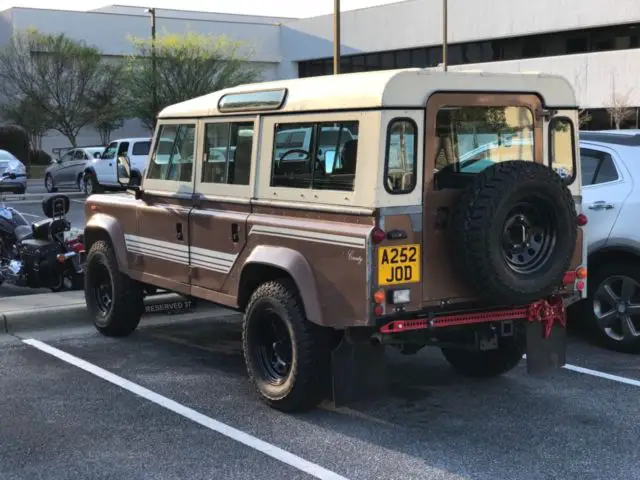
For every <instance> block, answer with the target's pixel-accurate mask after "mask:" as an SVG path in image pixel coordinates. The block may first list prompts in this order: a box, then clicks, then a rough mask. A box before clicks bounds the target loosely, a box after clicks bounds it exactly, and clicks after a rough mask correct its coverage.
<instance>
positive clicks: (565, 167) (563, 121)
mask: <svg viewBox="0 0 640 480" xmlns="http://www.w3.org/2000/svg"><path fill="white" fill-rule="evenodd" d="M574 138H575V131H574V129H573V122H571V120H570V119H568V118H566V117H556V118H553V119H552V120H551V122H550V123H549V157H550V159H551V168H552V169H553V170H554V171H555V172H556V173H557V174H558V175H560V177H562V179H563V180H564V181H565V182H566V183H572V182H573V180H574V178H575V176H576V173H575V165H576V162H575V141H574Z"/></svg>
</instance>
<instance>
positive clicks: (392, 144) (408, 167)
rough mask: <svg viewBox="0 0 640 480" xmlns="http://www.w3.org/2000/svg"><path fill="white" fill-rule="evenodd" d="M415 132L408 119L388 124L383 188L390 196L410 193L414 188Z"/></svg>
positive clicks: (413, 123)
mask: <svg viewBox="0 0 640 480" xmlns="http://www.w3.org/2000/svg"><path fill="white" fill-rule="evenodd" d="M417 131H418V127H417V125H416V123H415V122H414V121H413V120H411V119H410V118H396V119H393V120H391V122H389V127H388V129H387V153H386V163H385V167H384V168H385V173H384V176H385V184H384V188H385V189H386V190H387V192H389V193H391V194H400V193H410V192H412V191H413V189H414V188H415V187H416V164H417V157H418V152H417V150H416V144H417Z"/></svg>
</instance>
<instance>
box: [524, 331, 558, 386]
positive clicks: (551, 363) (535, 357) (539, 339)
mask: <svg viewBox="0 0 640 480" xmlns="http://www.w3.org/2000/svg"><path fill="white" fill-rule="evenodd" d="M525 328H526V341H527V348H526V352H527V373H534V374H535V373H544V372H546V371H548V370H551V369H554V368H560V367H562V366H564V365H565V363H566V351H567V329H566V327H564V326H563V325H561V324H560V323H559V322H555V323H554V324H553V327H551V332H550V334H549V336H548V337H547V338H545V336H544V334H545V325H544V324H543V322H537V321H534V322H527V325H526V327H525Z"/></svg>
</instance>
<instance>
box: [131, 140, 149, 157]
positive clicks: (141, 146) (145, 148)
mask: <svg viewBox="0 0 640 480" xmlns="http://www.w3.org/2000/svg"><path fill="white" fill-rule="evenodd" d="M149 150H151V142H136V143H134V144H133V148H132V149H131V155H149Z"/></svg>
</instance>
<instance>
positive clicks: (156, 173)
mask: <svg viewBox="0 0 640 480" xmlns="http://www.w3.org/2000/svg"><path fill="white" fill-rule="evenodd" d="M195 133H196V126H195V124H180V125H178V124H171V125H169V124H163V125H160V128H159V130H158V135H157V140H156V145H155V148H154V152H153V155H152V157H151V161H150V162H149V167H148V169H147V178H148V179H149V180H170V181H174V182H189V181H191V175H192V172H193V156H194V154H195Z"/></svg>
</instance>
